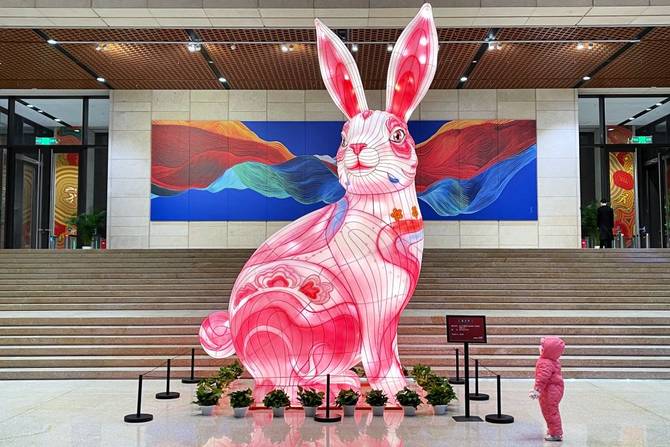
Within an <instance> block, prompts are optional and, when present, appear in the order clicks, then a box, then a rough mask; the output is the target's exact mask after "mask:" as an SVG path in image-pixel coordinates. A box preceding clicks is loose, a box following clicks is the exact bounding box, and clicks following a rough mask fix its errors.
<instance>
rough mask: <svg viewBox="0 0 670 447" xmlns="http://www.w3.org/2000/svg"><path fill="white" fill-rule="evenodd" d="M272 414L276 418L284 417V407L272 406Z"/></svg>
mask: <svg viewBox="0 0 670 447" xmlns="http://www.w3.org/2000/svg"><path fill="white" fill-rule="evenodd" d="M272 416H274V417H276V418H283V417H284V407H273V408H272Z"/></svg>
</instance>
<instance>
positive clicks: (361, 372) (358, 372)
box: [351, 366, 365, 377]
mask: <svg viewBox="0 0 670 447" xmlns="http://www.w3.org/2000/svg"><path fill="white" fill-rule="evenodd" d="M351 370H352V371H353V372H355V373H356V375H357V376H358V377H365V370H364V369H363V368H361V367H360V366H354V367H353V368H351Z"/></svg>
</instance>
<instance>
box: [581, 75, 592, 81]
mask: <svg viewBox="0 0 670 447" xmlns="http://www.w3.org/2000/svg"><path fill="white" fill-rule="evenodd" d="M589 79H591V76H588V75H586V76H582V80H584V81H588V80H589Z"/></svg>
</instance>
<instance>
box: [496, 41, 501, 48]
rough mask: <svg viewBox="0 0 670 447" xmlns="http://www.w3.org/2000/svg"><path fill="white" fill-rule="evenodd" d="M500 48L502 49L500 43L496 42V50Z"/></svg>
mask: <svg viewBox="0 0 670 447" xmlns="http://www.w3.org/2000/svg"><path fill="white" fill-rule="evenodd" d="M501 48H502V43H501V42H497V43H496V50H499V49H501Z"/></svg>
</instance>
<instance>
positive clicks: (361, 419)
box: [0, 380, 670, 447]
mask: <svg viewBox="0 0 670 447" xmlns="http://www.w3.org/2000/svg"><path fill="white" fill-rule="evenodd" d="M530 386H531V382H530V381H528V380H508V381H504V382H503V393H504V406H503V412H505V413H509V414H512V415H513V416H514V417H515V418H516V422H515V423H514V424H511V425H492V424H488V423H456V422H455V421H454V420H453V419H452V418H451V417H450V416H439V417H437V416H432V414H431V410H430V408H428V407H426V406H422V407H420V411H419V415H418V416H417V417H415V418H403V416H402V412H400V411H387V412H386V416H385V417H384V418H383V419H381V418H372V416H371V415H370V414H369V412H368V411H359V412H357V416H356V417H355V418H346V419H345V420H344V421H343V422H341V423H336V424H333V425H323V424H318V423H316V422H314V421H312V420H305V418H304V417H303V415H302V412H301V411H300V410H291V411H288V412H287V415H286V417H285V418H284V419H283V420H277V419H275V420H272V418H271V416H270V412H269V411H267V410H260V411H255V412H253V413H252V414H251V415H250V416H249V417H247V418H246V419H244V420H238V419H233V418H232V417H231V411H230V409H229V408H228V407H226V406H222V407H221V408H219V409H217V412H216V415H215V416H212V417H204V416H200V415H199V414H198V412H197V409H196V407H195V406H193V405H192V404H191V403H190V401H191V394H192V393H193V389H194V386H193V385H182V384H181V383H179V382H178V381H174V382H173V384H172V388H173V389H175V390H177V391H180V392H181V393H182V396H181V398H180V399H177V400H172V401H158V400H155V399H154V398H153V395H154V393H155V392H157V391H160V390H161V388H163V387H164V382H161V381H156V380H148V381H145V392H144V405H143V411H145V412H150V413H153V415H154V421H152V422H149V423H146V424H141V425H130V424H125V423H124V422H123V415H124V414H127V413H132V412H133V411H134V409H135V397H136V383H135V382H133V381H38V382H32V381H31V382H29V381H25V382H10V381H5V382H0V445H1V446H3V447H9V446H21V447H26V446H48V447H58V446H86V447H94V446H122V447H130V446H152V447H153V446H170V447H172V446H206V447H233V446H246V447H250V446H255V447H261V446H263V447H265V446H270V445H279V446H286V447H295V446H313V447H316V446H318V447H330V446H332V447H344V446H356V447H358V446H389V447H391V446H431V447H432V446H478V447H479V446H514V447H523V446H542V445H550V444H553V445H564V446H580V447H581V446H603V447H605V446H607V447H613V446H625V447H633V446H668V445H670V442H669V439H670V381H626V380H619V381H616V380H574V381H568V382H566V395H565V398H564V401H563V403H562V406H561V411H562V414H563V421H564V430H565V441H564V442H563V443H562V444H556V443H544V442H543V441H542V435H543V433H544V425H543V421H542V418H541V416H540V412H539V409H538V407H537V403H536V402H534V401H530V400H528V397H527V392H528V389H529V388H530ZM481 388H482V391H483V392H488V393H491V394H492V395H493V392H494V389H495V383H494V382H493V381H483V382H482V386H481ZM457 390H458V392H459V395H461V396H462V387H458V388H457ZM461 400H462V399H461ZM462 411H463V409H462V406H461V404H456V405H454V406H452V407H450V410H449V412H450V414H451V416H453V415H455V414H460V413H462ZM494 411H495V401H493V400H491V401H488V402H473V403H472V412H473V414H478V415H482V416H483V415H485V414H488V413H493V412H494Z"/></svg>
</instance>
